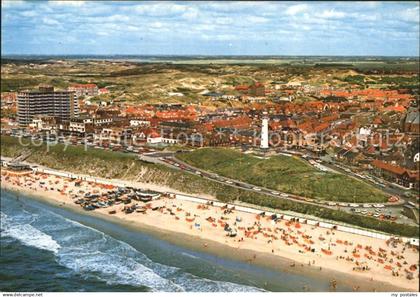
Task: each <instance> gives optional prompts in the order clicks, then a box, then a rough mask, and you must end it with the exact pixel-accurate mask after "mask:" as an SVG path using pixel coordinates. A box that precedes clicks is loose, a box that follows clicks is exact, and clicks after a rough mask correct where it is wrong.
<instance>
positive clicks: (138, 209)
mask: <svg viewBox="0 0 420 297" xmlns="http://www.w3.org/2000/svg"><path fill="white" fill-rule="evenodd" d="M136 212H141V213H145V212H146V209H145V208H137V209H136Z"/></svg>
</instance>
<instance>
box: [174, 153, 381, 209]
mask: <svg viewBox="0 0 420 297" xmlns="http://www.w3.org/2000/svg"><path fill="white" fill-rule="evenodd" d="M177 157H178V158H179V159H180V160H183V161H185V162H187V163H189V164H191V165H193V166H196V167H199V168H202V169H204V170H209V171H212V172H215V173H218V174H220V175H223V176H226V177H230V178H233V179H237V180H241V181H244V182H247V183H250V184H253V185H258V186H263V187H266V188H270V189H273V190H278V191H282V192H287V193H292V194H297V195H301V196H305V197H310V198H315V199H319V200H329V201H343V202H385V201H387V196H386V195H385V194H384V193H383V192H382V191H380V190H377V189H376V188H374V187H372V186H371V185H369V184H366V183H364V182H361V181H358V180H356V179H354V178H351V177H347V176H345V175H342V174H335V173H330V172H321V171H319V170H317V169H315V168H314V167H312V166H311V165H309V163H307V162H306V161H304V160H301V159H298V158H296V157H287V156H273V157H270V158H268V159H261V158H258V157H256V156H253V155H246V154H242V153H240V152H237V151H234V150H230V149H219V148H218V149H213V148H204V149H198V150H195V151H193V152H188V153H179V154H178V155H177Z"/></svg>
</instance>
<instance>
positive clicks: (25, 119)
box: [17, 85, 79, 127]
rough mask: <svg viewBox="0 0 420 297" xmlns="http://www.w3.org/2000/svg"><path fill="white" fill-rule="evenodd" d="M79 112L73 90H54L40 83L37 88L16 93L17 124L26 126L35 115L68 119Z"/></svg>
mask: <svg viewBox="0 0 420 297" xmlns="http://www.w3.org/2000/svg"><path fill="white" fill-rule="evenodd" d="M78 113H79V108H78V102H77V100H76V98H75V95H74V92H71V91H62V90H54V87H52V86H46V85H40V86H39V89H38V90H29V91H21V92H18V94H17V119H18V122H19V126H21V127H26V126H28V125H29V124H31V123H32V120H33V118H34V117H35V116H37V115H46V116H53V117H57V118H59V119H60V120H70V118H72V117H75V116H77V115H78Z"/></svg>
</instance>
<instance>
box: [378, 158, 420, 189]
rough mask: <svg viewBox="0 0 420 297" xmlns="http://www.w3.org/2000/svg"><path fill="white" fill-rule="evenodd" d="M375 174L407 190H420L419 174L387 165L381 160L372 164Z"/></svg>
mask: <svg viewBox="0 0 420 297" xmlns="http://www.w3.org/2000/svg"><path fill="white" fill-rule="evenodd" d="M371 165H372V167H373V173H374V174H375V175H377V176H380V177H382V178H384V179H385V180H388V181H390V182H393V183H396V184H398V185H401V186H403V187H406V188H414V187H417V188H418V184H419V172H418V171H417V172H416V171H409V170H407V169H405V168H403V167H400V166H397V165H393V164H389V163H385V162H383V161H381V160H373V161H372V163H371Z"/></svg>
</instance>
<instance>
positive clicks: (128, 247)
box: [0, 190, 346, 292]
mask: <svg viewBox="0 0 420 297" xmlns="http://www.w3.org/2000/svg"><path fill="white" fill-rule="evenodd" d="M0 243H1V246H0V291H3V292H4V291H6V292H9V291H13V292H15V291H19V292H28V291H30V292H62V291H71V292H75V291H79V292H98V291H100V292H107V291H109V292H118V291H124V292H149V291H151V292H156V291H157V292H260V291H288V292H293V291H303V290H309V291H328V281H327V280H320V279H314V278H310V277H307V276H303V275H297V274H291V273H289V272H281V271H272V270H269V269H265V268H261V267H258V266H255V265H252V264H248V263H243V262H238V261H233V260H229V259H225V258H221V257H217V256H214V255H210V254H207V253H203V252H197V251H194V250H190V249H187V248H184V247H181V246H177V245H174V244H171V243H168V242H166V241H164V240H162V239H159V238H157V237H155V236H153V235H150V234H144V233H141V232H139V231H133V230H130V229H128V228H124V227H122V226H120V225H117V224H114V223H111V222H108V221H104V220H102V219H99V218H96V217H92V216H89V215H85V214H81V213H76V212H72V211H69V210H66V209H62V208H59V207H57V206H52V205H49V204H46V203H44V202H40V201H39V200H36V199H33V198H31V197H27V196H25V195H23V194H16V193H14V192H13V193H12V192H8V191H5V190H2V191H1V240H0ZM342 289H344V290H346V288H342Z"/></svg>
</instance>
